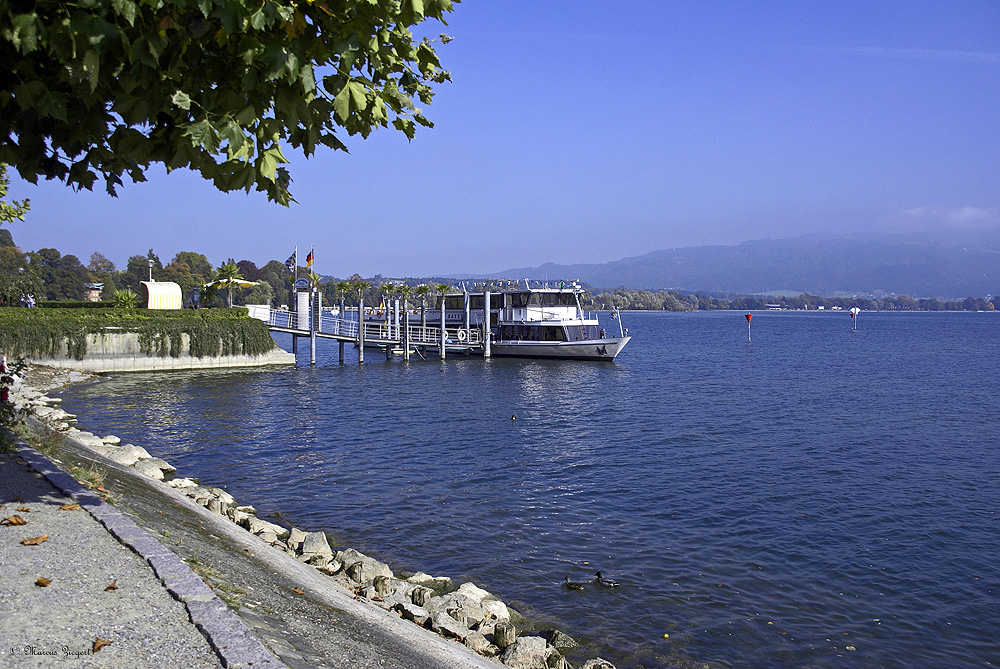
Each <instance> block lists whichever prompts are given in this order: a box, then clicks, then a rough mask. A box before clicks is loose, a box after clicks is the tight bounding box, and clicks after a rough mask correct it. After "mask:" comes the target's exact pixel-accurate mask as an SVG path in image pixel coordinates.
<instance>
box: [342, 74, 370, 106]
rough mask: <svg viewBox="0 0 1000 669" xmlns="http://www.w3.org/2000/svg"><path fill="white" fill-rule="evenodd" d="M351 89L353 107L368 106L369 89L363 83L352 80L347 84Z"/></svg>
mask: <svg viewBox="0 0 1000 669" xmlns="http://www.w3.org/2000/svg"><path fill="white" fill-rule="evenodd" d="M347 87H348V88H349V89H350V91H351V109H352V110H363V109H365V108H366V107H367V106H368V91H367V90H366V89H365V87H364V85H363V84H360V83H358V82H357V81H352V82H350V83H349V84H347Z"/></svg>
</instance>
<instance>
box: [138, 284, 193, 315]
mask: <svg viewBox="0 0 1000 669" xmlns="http://www.w3.org/2000/svg"><path fill="white" fill-rule="evenodd" d="M140 283H142V287H143V289H144V290H145V291H146V308H147V309H181V308H183V306H184V296H183V294H182V293H181V287H180V286H178V285H177V284H176V283H174V282H173V281H142V282H140Z"/></svg>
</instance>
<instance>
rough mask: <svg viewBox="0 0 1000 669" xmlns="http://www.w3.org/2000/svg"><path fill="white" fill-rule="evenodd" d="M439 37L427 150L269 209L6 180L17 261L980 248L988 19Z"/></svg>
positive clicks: (413, 267)
mask: <svg viewBox="0 0 1000 669" xmlns="http://www.w3.org/2000/svg"><path fill="white" fill-rule="evenodd" d="M442 30H443V31H444V32H447V33H448V34H449V35H451V36H453V37H454V38H455V40H454V41H453V42H451V43H449V44H448V45H445V46H442V47H440V49H439V53H440V55H441V57H442V61H443V65H444V67H445V68H446V69H448V70H450V71H451V73H452V77H453V79H454V81H453V83H449V84H445V85H444V86H442V87H440V88H439V90H438V93H437V96H436V97H435V100H434V103H433V105H431V106H430V107H429V108H427V109H426V110H425V111H426V113H427V115H428V116H429V117H430V118H431V119H432V120H433V121H434V122H435V124H436V127H435V128H434V129H432V130H426V129H421V130H420V131H419V132H418V134H417V136H416V138H415V139H414V140H413V141H412V142H407V141H406V139H405V137H403V136H402V135H401V134H399V133H396V132H395V131H390V130H385V131H379V132H377V133H375V134H373V135H372V136H371V137H369V139H368V140H364V141H362V140H360V139H358V140H354V139H352V140H350V141H349V146H350V147H351V153H350V154H349V155H348V154H344V153H335V152H332V151H326V152H323V153H320V154H318V155H316V156H314V157H313V158H311V159H309V160H305V159H302V158H301V157H298V158H295V159H293V164H292V165H291V170H292V176H293V178H294V183H293V185H292V191H293V194H294V195H295V197H296V199H297V200H298V204H297V205H293V206H292V207H291V208H289V209H284V208H282V207H279V206H277V205H273V204H270V203H268V202H267V200H266V198H265V197H264V196H263V195H262V194H260V193H252V194H250V195H246V194H245V193H243V192H238V193H231V194H223V193H219V192H217V191H215V190H214V189H213V188H212V187H211V185H210V184H208V183H203V182H202V181H201V180H200V179H199V178H198V177H196V176H194V175H193V174H191V173H185V172H174V173H172V174H169V175H167V174H166V173H165V172H164V171H163V170H162V168H153V169H151V170H150V171H149V173H148V177H149V182H148V183H144V184H127V185H126V186H125V187H124V188H123V189H121V190H120V196H119V197H118V198H117V199H114V198H110V197H108V196H106V195H105V194H103V192H99V193H88V192H82V193H76V192H74V191H72V190H70V189H68V188H66V187H65V186H63V185H61V184H59V183H46V184H41V185H39V186H37V187H36V186H31V185H29V184H24V183H21V182H19V181H17V180H16V178H15V180H14V182H13V183H12V187H11V191H12V192H11V194H12V196H13V197H16V198H21V197H30V198H31V200H32V211H31V213H30V215H29V218H28V222H26V223H15V224H14V225H13V226H11V228H10V229H11V231H12V232H13V234H14V238H15V241H17V243H18V244H19V245H20V246H21V247H22V248H24V249H38V248H42V247H47V246H54V247H56V248H58V249H59V250H60V251H62V252H63V253H74V254H76V255H77V256H79V257H80V259H81V260H82V261H83V262H84V263H86V262H87V261H88V259H89V257H90V254H91V253H93V252H94V251H100V252H102V253H104V254H105V255H107V256H108V257H110V258H111V259H112V260H114V261H115V262H116V263H118V264H119V265H123V264H124V262H125V261H126V259H127V258H128V256H130V255H134V254H136V253H141V254H144V253H145V252H146V250H147V249H149V248H153V249H154V250H155V251H156V252H157V253H158V254H159V255H160V257H161V259H163V261H164V262H166V261H168V260H169V259H170V258H171V257H173V255H174V254H175V253H177V252H178V251H184V250H192V251H199V252H203V253H205V254H206V255H207V256H208V258H209V260H211V261H212V262H214V263H216V264H218V263H220V262H221V261H223V260H224V259H225V258H227V257H230V256H232V257H235V258H236V259H237V260H239V259H241V258H248V259H250V260H254V261H255V262H257V263H258V264H263V263H264V262H265V261H267V260H269V259H278V260H282V261H284V259H285V258H287V257H288V254H289V253H290V252H291V251H292V249H293V247H294V246H296V245H298V247H299V249H300V251H301V250H302V249H308V248H309V246H310V245H314V246H315V247H316V255H317V265H316V269H317V271H319V272H320V273H322V274H332V275H336V276H340V277H345V276H349V275H350V274H353V273H354V272H359V273H361V274H363V275H365V276H371V275H373V274H375V273H382V274H383V275H386V276H416V275H448V274H455V273H462V272H470V273H472V272H499V271H501V270H503V269H506V268H511V267H521V266H529V265H538V264H542V263H544V262H550V261H551V262H557V263H577V262H607V261H610V260H617V259H619V258H622V257H627V256H634V255H641V254H643V253H646V252H648V251H652V250H657V249H666V248H676V247H683V246H695V245H703V244H735V243H739V242H742V241H745V240H748V239H759V238H764V237H771V238H782V237H791V236H796V235H798V234H802V233H807V232H833V233H852V232H871V231H879V232H902V231H913V230H919V231H948V230H966V229H984V228H991V229H995V228H997V227H1000V105H998V101H1000V95H998V93H1000V3H998V2H996V1H995V0H984V1H969V2H965V1H954V0H949V1H948V2H941V1H938V0H933V1H928V0H907V1H898V2H897V1H892V2H880V1H878V0H875V1H869V2H855V1H853V0H849V1H843V0H840V1H837V2H832V1H823V2H818V1H813V2H790V1H783V2H768V3H760V2H673V1H669V0H648V1H647V0H633V1H629V0H624V1H623V2H620V3H609V2H587V1H583V2H581V1H579V0H576V1H569V0H565V1H564V0H530V1H528V0H504V1H503V2H497V1H495V0H494V1H488V0H466V2H463V3H462V4H459V5H456V11H455V12H454V13H453V14H452V15H451V18H450V20H449V25H448V27H446V28H440V27H439V26H437V25H436V24H432V25H431V27H430V31H431V32H432V33H434V34H436V33H437V32H441V31H442ZM99 187H100V186H99ZM303 255H304V252H303Z"/></svg>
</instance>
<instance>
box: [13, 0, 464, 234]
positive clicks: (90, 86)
mask: <svg viewBox="0 0 1000 669" xmlns="http://www.w3.org/2000/svg"><path fill="white" fill-rule="evenodd" d="M453 2H458V0H77V1H76V2H54V1H51V0H11V1H6V0H5V1H3V2H0V58H2V63H3V65H2V67H0V163H5V164H8V165H10V166H12V167H13V168H15V169H16V170H17V172H18V173H19V174H20V176H21V177H22V178H23V179H25V180H26V181H29V182H31V183H36V182H37V180H38V179H39V178H40V177H41V178H44V179H59V180H62V181H63V182H65V183H67V184H69V185H71V186H73V187H75V188H87V189H91V188H92V187H93V186H94V183H95V182H96V181H97V180H98V179H99V178H103V179H104V180H105V185H106V189H107V191H108V192H109V193H111V194H115V192H116V187H117V186H120V185H122V184H123V180H122V178H123V177H124V176H128V177H129V178H130V179H131V180H132V181H136V182H138V181H144V180H145V176H144V172H145V170H146V169H147V168H148V166H149V165H150V164H153V163H162V164H163V165H165V166H166V168H167V169H168V170H173V169H178V168H188V169H191V170H194V171H196V172H198V173H200V174H201V175H202V176H203V177H204V178H206V179H208V180H210V181H212V182H213V183H214V185H215V186H216V187H217V188H219V189H220V190H223V191H233V190H238V189H243V190H246V191H247V192H250V191H251V190H253V189H256V190H258V191H263V192H264V193H266V194H267V197H268V198H269V199H270V200H272V201H275V202H278V203H281V204H284V205H287V204H288V203H289V202H290V201H291V195H290V193H289V190H288V187H289V184H290V180H291V177H290V175H289V173H288V171H287V169H286V168H284V167H282V165H283V164H285V163H287V162H288V161H287V158H286V156H285V153H284V151H285V150H286V149H287V148H289V147H291V148H292V149H295V150H299V151H301V152H302V153H303V154H304V155H306V156H309V155H311V154H313V152H314V151H316V149H317V148H319V147H323V146H325V147H329V148H331V149H335V150H342V151H346V150H347V147H346V146H345V144H344V142H343V137H344V135H345V134H346V135H360V136H362V137H367V136H368V135H369V133H371V132H372V130H374V129H375V128H378V127H388V126H389V125H392V126H393V127H395V128H396V129H398V130H399V131H401V132H403V133H404V134H405V135H406V136H407V137H409V138H412V137H413V135H414V132H415V129H416V126H417V125H423V126H428V127H429V126H431V125H432V124H431V122H430V121H429V120H428V119H427V118H426V117H425V116H424V115H423V114H422V112H421V109H420V108H419V107H418V104H421V103H422V104H429V103H430V101H431V98H432V95H433V87H434V86H435V85H436V84H440V83H443V82H444V81H446V80H448V79H449V78H450V77H449V74H448V72H447V71H445V70H443V69H442V68H441V64H440V61H439V58H438V55H437V53H436V52H435V46H436V45H435V42H437V40H434V41H432V40H429V39H427V38H419V39H418V38H417V37H416V36H415V35H414V33H413V32H412V30H413V29H414V27H415V26H417V25H418V24H420V23H421V22H423V21H424V20H425V19H434V20H437V21H439V22H441V23H442V24H445V16H446V13H447V12H450V11H451V10H452V4H453ZM449 39H450V38H448V37H447V36H445V35H442V36H441V39H440V41H441V42H446V41H448V40H449ZM15 215H16V214H15Z"/></svg>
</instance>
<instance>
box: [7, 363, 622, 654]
mask: <svg viewBox="0 0 1000 669" xmlns="http://www.w3.org/2000/svg"><path fill="white" fill-rule="evenodd" d="M45 375H46V372H43V373H42V374H40V375H39V376H41V377H43V378H44V377H45ZM32 376H33V377H34V376H35V374H32ZM89 378H93V377H91V376H89V375H87V374H82V373H79V372H67V370H58V373H57V374H55V375H52V378H51V379H49V380H48V382H43V383H40V384H39V386H40V387H42V388H45V389H51V388H54V387H59V386H62V385H65V384H66V383H76V382H81V381H85V380H88V379H89ZM60 381H62V382H61V383H60ZM12 395H13V397H14V398H15V402H16V403H17V405H18V408H19V409H23V410H24V411H26V412H27V413H30V414H32V415H33V416H34V417H35V418H36V419H37V420H39V421H40V422H41V423H42V424H44V425H45V426H47V428H48V429H51V430H54V431H55V432H57V433H59V434H61V435H63V436H64V437H68V438H71V439H73V440H74V441H75V442H77V443H79V444H81V445H82V446H84V447H86V448H88V449H89V450H91V451H92V452H94V453H96V454H99V455H100V456H103V457H105V458H108V459H109V460H111V461H113V462H116V463H118V464H120V465H123V466H126V467H131V468H133V469H135V470H136V471H137V472H139V473H141V474H142V475H144V476H146V477H149V478H151V479H154V480H156V481H159V482H162V484H163V485H165V486H169V487H171V488H173V489H174V490H176V491H177V492H180V493H181V494H183V495H185V496H186V497H188V498H189V499H190V500H192V501H193V502H194V503H195V504H197V505H199V506H202V507H204V508H206V509H207V510H208V511H210V512H212V513H213V514H215V515H217V516H220V517H221V518H225V519H227V520H229V521H230V522H232V523H233V524H234V525H237V526H239V527H242V528H243V529H244V530H246V531H247V532H248V533H250V534H252V535H255V536H256V537H258V538H259V539H260V540H261V541H262V542H264V543H265V544H267V545H268V546H270V547H271V549H273V550H276V551H281V552H283V553H286V554H288V555H290V556H293V557H294V558H296V559H297V560H299V561H300V562H302V563H304V564H307V565H309V566H311V567H312V568H313V569H315V570H316V571H317V572H318V573H320V574H322V575H323V576H325V577H327V578H329V579H331V580H332V581H333V582H334V583H336V584H338V585H339V586H341V587H343V588H345V589H347V590H348V591H349V592H351V593H352V594H353V596H354V598H355V599H357V600H359V601H364V602H367V603H369V604H370V605H371V606H373V607H377V608H379V609H382V610H385V611H391V612H395V613H396V614H397V615H398V616H400V617H401V618H403V619H405V620H408V621H411V622H412V623H414V624H415V625H419V626H420V627H422V628H425V629H429V630H432V631H434V632H436V633H438V634H439V635H441V636H442V637H445V638H448V639H452V640H454V642H456V643H461V644H463V645H464V646H466V647H467V648H469V649H471V650H472V651H474V652H476V653H478V654H479V655H481V656H484V657H486V658H491V659H494V660H495V661H498V662H500V663H502V664H503V665H505V666H507V667H512V668H514V669H548V668H553V669H570V668H571V667H572V665H571V664H570V663H569V661H568V660H567V659H566V657H565V655H564V653H565V652H566V651H569V650H571V649H573V648H575V647H576V646H577V643H576V642H575V641H574V640H573V639H572V638H571V637H570V636H569V635H567V634H565V633H563V632H561V631H558V630H548V631H546V632H542V633H537V632H528V631H527V630H528V629H529V628H530V625H528V624H527V622H528V621H527V620H526V619H525V618H523V616H521V615H520V614H518V613H517V612H516V611H515V610H513V609H512V608H510V607H509V606H507V605H506V604H505V603H504V602H503V601H501V600H500V599H499V598H498V597H496V596H494V595H493V594H491V593H489V592H487V591H486V590H483V589H481V588H479V587H477V586H476V585H474V584H472V583H463V584H460V585H458V586H457V587H456V585H455V583H454V582H453V581H452V579H450V578H448V577H435V576H430V575H428V574H424V573H422V572H418V573H416V574H411V573H406V572H399V573H394V572H393V570H392V569H391V568H390V567H389V565H387V564H385V563H383V562H380V561H378V560H376V559H374V558H372V557H369V556H367V555H364V554H363V553H360V552H359V551H357V550H354V549H352V548H343V547H335V546H333V545H331V544H330V541H329V538H328V537H327V536H326V535H325V534H324V533H322V532H306V531H303V530H301V529H299V528H295V527H284V526H281V525H277V524H275V523H271V522H268V521H266V520H262V519H260V518H257V512H256V509H254V507H253V506H251V505H247V504H240V503H239V502H237V500H235V499H234V498H233V497H232V496H231V495H230V494H229V493H227V492H226V491H225V490H222V489H221V488H217V487H208V486H204V485H201V484H200V482H199V481H197V480H194V479H190V478H183V477H177V476H176V473H177V470H176V468H174V467H173V466H172V465H170V464H169V463H167V462H166V461H164V460H162V459H160V458H156V457H154V456H152V455H151V454H150V453H148V452H147V451H146V450H145V449H144V448H142V447H141V446H136V445H134V444H122V443H121V439H119V438H118V437H115V436H112V435H109V436H104V437H100V436H98V435H95V434H93V433H91V432H87V431H84V430H80V429H79V428H78V427H77V417H76V416H75V415H73V414H70V413H68V412H66V411H64V410H63V409H62V408H61V406H60V405H61V399H60V398H53V397H49V396H47V395H45V394H44V393H43V392H42V390H38V389H35V388H33V387H30V386H27V385H24V384H21V385H20V387H18V388H17V389H16V391H15V392H14V393H12ZM522 632H524V633H523V634H522ZM577 669H614V665H612V664H611V663H610V662H608V661H606V660H604V659H602V658H593V659H589V660H587V661H586V662H584V663H583V664H581V665H579V666H578V668H577Z"/></svg>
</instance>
